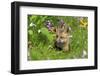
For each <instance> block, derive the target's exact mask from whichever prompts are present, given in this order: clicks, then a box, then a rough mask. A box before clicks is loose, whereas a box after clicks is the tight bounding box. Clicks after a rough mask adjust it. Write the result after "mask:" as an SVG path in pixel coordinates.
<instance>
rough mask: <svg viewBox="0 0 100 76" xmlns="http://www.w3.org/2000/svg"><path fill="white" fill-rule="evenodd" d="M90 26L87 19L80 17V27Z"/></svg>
mask: <svg viewBox="0 0 100 76" xmlns="http://www.w3.org/2000/svg"><path fill="white" fill-rule="evenodd" d="M87 26H88V22H87V21H85V20H84V19H83V18H81V19H80V27H84V28H86V27H87Z"/></svg>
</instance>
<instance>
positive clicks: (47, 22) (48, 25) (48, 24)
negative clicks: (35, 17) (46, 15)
mask: <svg viewBox="0 0 100 76" xmlns="http://www.w3.org/2000/svg"><path fill="white" fill-rule="evenodd" d="M45 25H46V27H47V28H48V29H49V30H50V29H51V27H52V23H51V22H50V21H49V20H47V21H46V23H45Z"/></svg>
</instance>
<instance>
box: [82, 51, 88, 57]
mask: <svg viewBox="0 0 100 76" xmlns="http://www.w3.org/2000/svg"><path fill="white" fill-rule="evenodd" d="M86 55H87V52H86V51H85V50H83V53H82V57H83V58H84V57H85V56H86Z"/></svg>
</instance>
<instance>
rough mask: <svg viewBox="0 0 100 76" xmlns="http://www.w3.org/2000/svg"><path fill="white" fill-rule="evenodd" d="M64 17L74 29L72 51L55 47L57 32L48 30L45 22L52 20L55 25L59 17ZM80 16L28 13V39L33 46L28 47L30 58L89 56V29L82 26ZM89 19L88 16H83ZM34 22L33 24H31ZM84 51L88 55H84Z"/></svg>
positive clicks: (48, 58)
mask: <svg viewBox="0 0 100 76" xmlns="http://www.w3.org/2000/svg"><path fill="white" fill-rule="evenodd" d="M58 18H60V19H63V20H64V22H65V23H66V24H68V25H69V26H70V27H71V29H72V31H71V35H72V38H71V39H70V51H68V52H64V51H63V50H61V51H59V50H57V49H56V48H54V47H53V44H54V37H55V34H54V33H51V32H49V31H48V29H47V28H46V27H45V25H44V22H45V21H46V20H50V21H52V22H53V25H54V27H55V26H57V24H58V21H57V19H58ZM78 18H79V17H72V16H66V17H65V16H39V15H37V16H36V15H28V41H30V42H31V46H32V47H28V49H29V50H28V52H29V56H28V57H29V60H55V59H80V58H87V57H88V41H87V40H88V29H87V28H86V27H85V28H83V27H80V21H79V20H78ZM83 18H84V19H86V20H87V17H83ZM31 23H32V26H30V24H31ZM83 51H85V52H86V55H85V56H83Z"/></svg>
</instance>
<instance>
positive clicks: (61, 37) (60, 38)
mask: <svg viewBox="0 0 100 76" xmlns="http://www.w3.org/2000/svg"><path fill="white" fill-rule="evenodd" d="M46 25H47V28H48V30H49V31H51V32H53V33H54V34H55V36H56V37H55V39H54V46H55V47H56V49H59V50H63V51H69V50H70V31H71V28H70V27H69V26H67V25H65V24H64V22H63V21H60V25H59V26H57V27H53V26H52V23H51V22H50V21H47V22H46Z"/></svg>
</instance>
